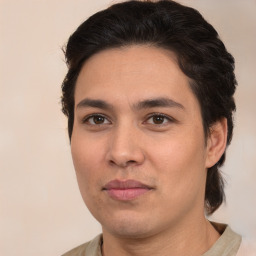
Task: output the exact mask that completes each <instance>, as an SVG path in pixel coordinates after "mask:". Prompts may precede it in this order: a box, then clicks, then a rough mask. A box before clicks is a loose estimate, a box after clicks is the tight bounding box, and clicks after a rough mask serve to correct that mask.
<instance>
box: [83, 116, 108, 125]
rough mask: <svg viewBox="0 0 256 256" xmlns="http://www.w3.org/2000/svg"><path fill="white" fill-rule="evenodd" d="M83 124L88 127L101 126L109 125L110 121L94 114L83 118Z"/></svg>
mask: <svg viewBox="0 0 256 256" xmlns="http://www.w3.org/2000/svg"><path fill="white" fill-rule="evenodd" d="M83 123H86V124H89V125H102V124H110V121H109V120H108V119H107V118H106V117H105V116H103V115H99V114H95V115H90V116H88V117H85V118H84V119H83Z"/></svg>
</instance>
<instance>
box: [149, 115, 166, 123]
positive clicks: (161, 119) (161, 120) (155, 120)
mask: <svg viewBox="0 0 256 256" xmlns="http://www.w3.org/2000/svg"><path fill="white" fill-rule="evenodd" d="M165 119H166V118H165V117H164V116H153V117H152V121H153V123H154V124H162V123H164V121H165Z"/></svg>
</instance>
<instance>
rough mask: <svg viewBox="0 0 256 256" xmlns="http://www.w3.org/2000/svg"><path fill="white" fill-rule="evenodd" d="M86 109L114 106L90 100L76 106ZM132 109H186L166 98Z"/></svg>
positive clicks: (101, 101) (154, 99)
mask: <svg viewBox="0 0 256 256" xmlns="http://www.w3.org/2000/svg"><path fill="white" fill-rule="evenodd" d="M86 107H92V108H100V109H104V110H110V109H113V105H111V104H110V103H108V102H106V101H104V100H99V99H89V98H86V99H83V100H81V101H80V102H79V103H78V104H77V106H76V108H86ZM132 107H133V109H135V110H141V109H147V108H155V107H175V108H180V109H183V110H184V109H185V107H184V106H183V105H182V104H180V103H178V102H176V101H174V100H172V99H170V98H164V97H161V98H152V99H146V100H142V101H140V102H138V103H136V104H134V105H133V106H132Z"/></svg>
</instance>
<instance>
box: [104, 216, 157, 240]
mask: <svg viewBox="0 0 256 256" xmlns="http://www.w3.org/2000/svg"><path fill="white" fill-rule="evenodd" d="M149 223H150V224H151V225H149ZM102 226H103V231H104V230H106V231H107V232H109V233H111V234H112V235H114V236H118V237H122V238H128V239H129V238H133V239H134V238H146V237H149V236H151V235H153V233H154V232H153V230H154V227H153V226H152V221H147V219H146V218H145V216H144V218H143V219H141V218H132V217H131V216H129V217H128V216H123V217H122V216H119V217H115V218H113V219H112V220H109V221H107V225H104V223H102Z"/></svg>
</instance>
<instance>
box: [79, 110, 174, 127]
mask: <svg viewBox="0 0 256 256" xmlns="http://www.w3.org/2000/svg"><path fill="white" fill-rule="evenodd" d="M95 117H101V118H103V119H104V122H105V120H107V121H108V122H109V123H111V121H109V118H108V117H106V116H105V115H103V114H98V113H97V114H91V115H89V116H86V117H85V118H83V120H82V123H83V124H86V123H87V124H88V125H95V126H101V125H106V124H105V123H102V124H90V123H89V120H90V119H91V118H95ZM154 117H161V118H165V119H166V120H167V122H164V123H161V124H154V123H151V124H150V125H154V126H163V125H166V123H170V122H174V121H175V119H174V118H172V117H170V116H168V115H165V114H162V113H151V114H149V115H148V116H147V118H146V121H144V122H143V123H147V122H148V120H150V119H151V118H154ZM109 123H108V124H109Z"/></svg>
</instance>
